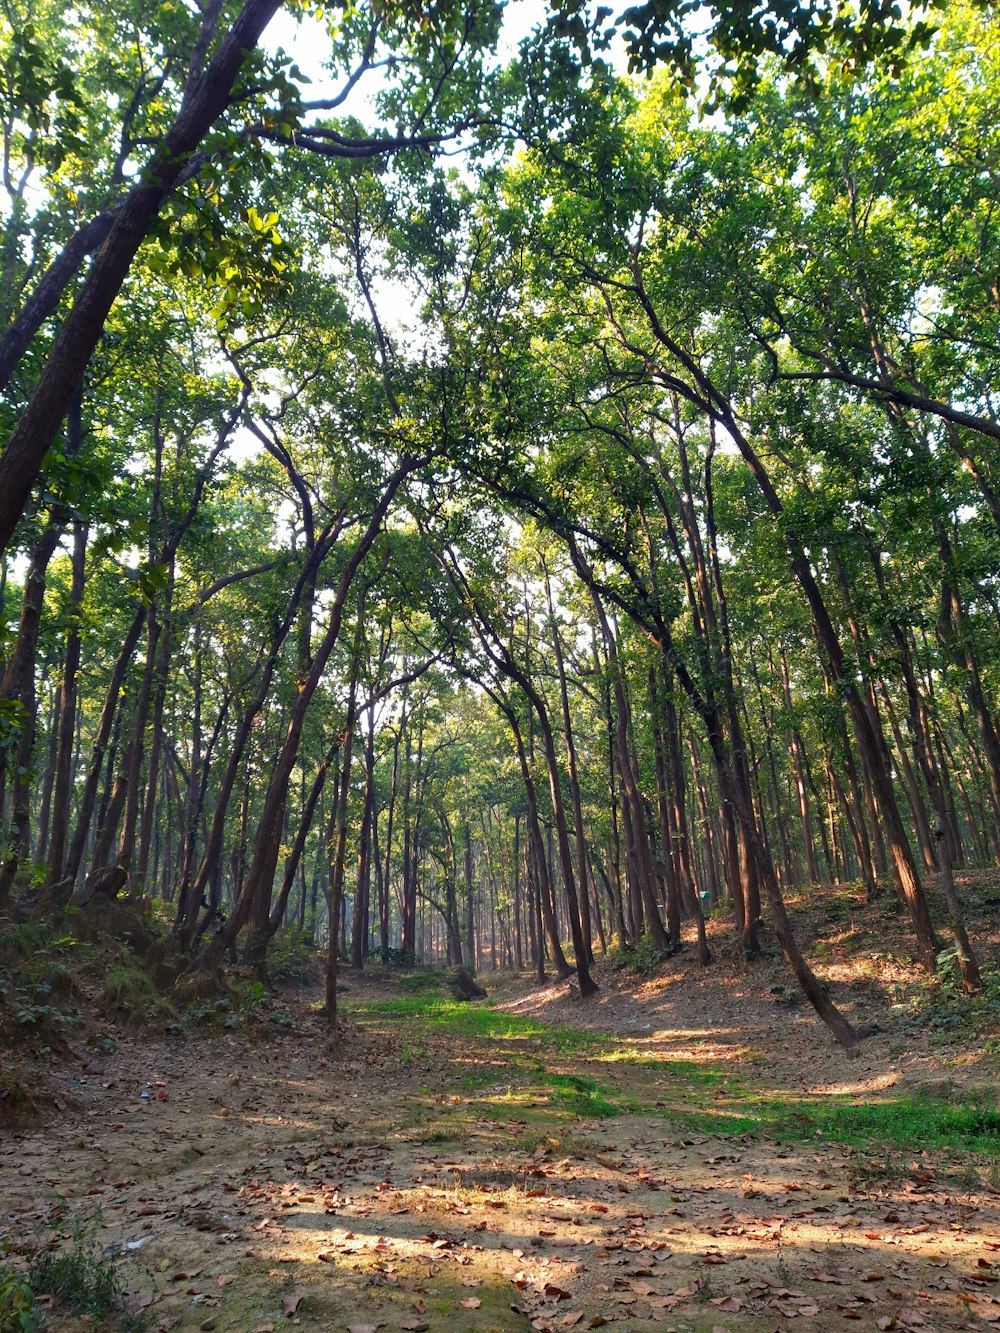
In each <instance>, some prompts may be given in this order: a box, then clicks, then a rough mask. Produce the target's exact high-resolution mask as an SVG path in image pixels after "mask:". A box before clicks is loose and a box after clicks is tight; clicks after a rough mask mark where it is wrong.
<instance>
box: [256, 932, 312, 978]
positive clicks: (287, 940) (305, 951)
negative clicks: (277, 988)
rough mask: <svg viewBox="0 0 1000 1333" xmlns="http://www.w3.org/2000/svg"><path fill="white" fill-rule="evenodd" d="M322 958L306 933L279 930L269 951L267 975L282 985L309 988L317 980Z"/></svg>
mask: <svg viewBox="0 0 1000 1333" xmlns="http://www.w3.org/2000/svg"><path fill="white" fill-rule="evenodd" d="M319 964H320V956H319V953H318V951H317V949H316V945H315V944H314V943H313V940H312V937H311V936H310V935H309V934H308V933H307V932H306V931H298V930H279V931H278V933H277V934H276V935H275V936H274V938H273V939H272V940H271V943H270V945H269V946H268V951H267V973H268V976H269V977H270V978H271V980H272V981H274V982H277V983H279V984H282V985H293V986H308V985H310V984H311V983H312V982H313V981H315V980H316V977H317V971H318V968H319Z"/></svg>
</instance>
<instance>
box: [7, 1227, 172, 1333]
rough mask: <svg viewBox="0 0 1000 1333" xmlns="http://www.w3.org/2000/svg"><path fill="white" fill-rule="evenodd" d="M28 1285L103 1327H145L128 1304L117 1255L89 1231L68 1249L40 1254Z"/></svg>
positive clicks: (134, 1330)
mask: <svg viewBox="0 0 1000 1333" xmlns="http://www.w3.org/2000/svg"><path fill="white" fill-rule="evenodd" d="M27 1285H28V1287H29V1288H30V1290H31V1291H32V1292H34V1293H35V1294H36V1295H42V1294H44V1295H48V1296H51V1297H53V1299H54V1300H55V1302H56V1304H57V1305H58V1306H59V1307H60V1308H61V1309H63V1310H66V1311H68V1312H69V1313H71V1314H74V1315H79V1316H82V1317H86V1318H87V1319H88V1320H90V1321H104V1322H102V1323H101V1324H100V1325H99V1326H100V1327H104V1328H116V1329H119V1330H121V1333H140V1330H142V1329H144V1328H145V1327H146V1320H145V1318H144V1317H143V1316H142V1315H141V1314H133V1313H131V1312H130V1311H129V1310H128V1309H127V1307H126V1294H125V1286H124V1283H123V1281H122V1277H121V1274H120V1272H119V1269H118V1265H117V1262H116V1260H115V1258H114V1257H113V1256H112V1257H108V1255H106V1254H105V1253H104V1251H102V1249H101V1248H100V1246H99V1245H98V1243H97V1241H96V1240H95V1239H94V1237H93V1235H92V1234H91V1233H89V1232H88V1231H86V1230H83V1229H78V1230H77V1231H75V1232H74V1234H73V1240H72V1243H71V1245H70V1246H69V1248H68V1249H64V1250H45V1251H43V1252H42V1253H40V1254H38V1255H37V1256H36V1257H35V1259H34V1261H33V1262H32V1264H31V1267H30V1268H29V1270H28V1278H27ZM16 1327H17V1325H15V1328H16ZM28 1327H29V1328H30V1325H29V1326H28Z"/></svg>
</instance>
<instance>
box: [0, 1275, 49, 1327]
mask: <svg viewBox="0 0 1000 1333" xmlns="http://www.w3.org/2000/svg"><path fill="white" fill-rule="evenodd" d="M38 1327H39V1319H38V1312H37V1310H36V1309H35V1294H34V1292H33V1291H32V1290H31V1287H30V1286H29V1285H28V1283H27V1282H26V1281H25V1280H24V1277H23V1275H22V1274H21V1273H19V1272H18V1271H17V1269H16V1268H12V1267H11V1266H10V1265H9V1264H4V1265H2V1266H0V1333H35V1330H36V1329H37V1328H38Z"/></svg>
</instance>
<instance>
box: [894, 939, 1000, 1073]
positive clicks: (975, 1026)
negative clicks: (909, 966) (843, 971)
mask: <svg viewBox="0 0 1000 1333" xmlns="http://www.w3.org/2000/svg"><path fill="white" fill-rule="evenodd" d="M955 959H956V952H955V950H954V949H947V950H944V951H943V952H942V954H941V955H940V956H939V958H938V971H937V975H936V977H934V979H933V980H931V981H929V982H927V983H925V984H923V985H920V986H916V987H914V988H913V990H912V991H911V993H910V994H909V996H908V997H907V998H906V999H903V1000H900V1002H899V1003H897V1004H895V1005H893V1013H894V1014H895V1016H896V1020H897V1022H898V1023H899V1026H900V1027H901V1028H902V1029H903V1030H904V1031H927V1030H929V1031H930V1032H931V1034H932V1036H933V1039H934V1040H935V1041H936V1042H945V1041H954V1040H969V1039H974V1038H979V1039H980V1040H983V1039H986V1040H987V1041H992V1044H993V1046H994V1048H995V1049H996V1052H997V1053H998V1054H1000V1049H998V1048H1000V972H998V971H996V970H995V969H984V970H983V989H982V991H981V992H980V993H979V994H978V995H967V994H966V993H965V991H964V990H963V989H962V983H961V977H960V974H959V972H958V968H957V965H956V962H955Z"/></svg>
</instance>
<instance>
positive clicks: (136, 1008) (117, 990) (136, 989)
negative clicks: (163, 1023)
mask: <svg viewBox="0 0 1000 1333" xmlns="http://www.w3.org/2000/svg"><path fill="white" fill-rule="evenodd" d="M104 994H105V997H106V999H107V1000H109V1001H110V1002H111V1003H112V1004H113V1005H115V1007H116V1008H118V1009H121V1010H122V1011H123V1012H125V1013H127V1014H138V1013H141V1012H143V1010H144V1009H145V1008H146V1007H147V1006H148V1005H149V1004H150V1003H151V1002H152V1001H153V1000H155V998H156V987H155V986H154V985H153V982H152V979H151V978H150V976H149V974H148V973H147V972H144V971H143V970H142V969H141V968H139V967H136V966H135V965H134V964H131V963H128V962H118V963H113V964H112V965H111V967H109V968H108V973H107V977H106V979H105V982H104Z"/></svg>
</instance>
